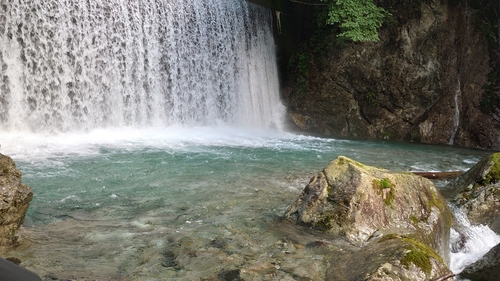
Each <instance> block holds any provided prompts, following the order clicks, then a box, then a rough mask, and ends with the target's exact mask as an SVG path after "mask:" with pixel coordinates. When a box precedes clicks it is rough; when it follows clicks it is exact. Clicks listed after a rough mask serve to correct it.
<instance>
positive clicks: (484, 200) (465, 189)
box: [444, 153, 500, 233]
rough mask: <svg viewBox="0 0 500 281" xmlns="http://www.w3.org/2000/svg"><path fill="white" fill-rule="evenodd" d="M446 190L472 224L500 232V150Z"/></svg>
mask: <svg viewBox="0 0 500 281" xmlns="http://www.w3.org/2000/svg"><path fill="white" fill-rule="evenodd" d="M444 189H445V190H447V192H448V193H449V194H450V195H451V198H453V199H452V202H453V203H454V204H456V205H457V206H458V207H459V208H460V209H462V210H463V211H464V212H465V214H466V215H467V217H468V218H469V220H470V222H471V223H473V224H484V225H488V226H489V227H490V228H491V229H492V230H493V231H495V232H496V233H500V153H494V154H492V155H490V156H489V157H487V158H485V159H483V160H481V161H480V162H479V163H477V164H476V165H475V166H473V167H472V168H471V169H469V170H468V171H467V172H466V173H464V174H462V175H461V176H459V177H458V178H457V179H456V180H455V181H453V182H451V183H450V184H448V185H447V186H445V187H444Z"/></svg>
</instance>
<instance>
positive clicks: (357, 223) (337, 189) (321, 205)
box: [285, 156, 452, 262]
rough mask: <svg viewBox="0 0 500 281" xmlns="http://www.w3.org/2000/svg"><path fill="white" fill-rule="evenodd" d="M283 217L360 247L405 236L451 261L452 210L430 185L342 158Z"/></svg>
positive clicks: (314, 182) (407, 176)
mask: <svg viewBox="0 0 500 281" xmlns="http://www.w3.org/2000/svg"><path fill="white" fill-rule="evenodd" d="M285 217H292V218H294V219H295V220H296V221H297V222H298V223H300V224H306V225H311V226H313V227H314V228H317V229H322V230H324V231H326V232H328V233H332V234H336V235H342V236H345V238H347V240H348V241H350V242H351V243H352V244H354V245H357V246H365V245H367V244H369V243H371V242H372V241H373V240H376V238H377V237H380V236H382V237H383V236H385V235H393V234H398V235H403V236H405V237H410V238H411V239H414V240H415V241H421V242H422V243H423V244H425V245H428V246H429V247H430V248H432V249H433V250H434V251H435V252H437V253H438V255H440V256H441V257H443V259H444V261H445V262H447V261H448V260H449V253H450V250H449V249H450V248H449V239H450V225H451V220H452V215H451V211H450V210H449V208H448V205H447V204H446V202H445V201H444V199H443V197H442V196H441V194H440V193H439V191H438V190H437V188H436V187H435V185H434V184H433V183H432V182H431V181H430V180H428V179H425V178H423V177H419V176H416V175H414V174H411V173H396V172H392V171H388V170H384V169H378V168H375V167H370V166H366V165H363V164H361V163H359V162H356V161H354V160H351V159H349V158H346V157H343V156H340V157H338V158H337V159H335V160H334V161H332V162H331V163H330V164H329V165H328V166H327V167H326V168H325V169H324V170H323V171H321V172H319V173H318V174H316V175H315V176H314V177H313V178H312V179H311V181H310V182H309V184H308V185H307V186H306V187H305V189H304V191H303V192H302V194H301V195H300V196H299V198H298V199H297V200H296V202H295V203H294V204H292V205H291V206H290V207H289V208H288V210H287V211H286V214H285Z"/></svg>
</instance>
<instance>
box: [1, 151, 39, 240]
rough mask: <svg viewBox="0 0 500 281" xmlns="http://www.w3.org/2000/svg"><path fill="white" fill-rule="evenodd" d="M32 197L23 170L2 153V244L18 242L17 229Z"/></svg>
mask: <svg viewBox="0 0 500 281" xmlns="http://www.w3.org/2000/svg"><path fill="white" fill-rule="evenodd" d="M32 198H33V191H32V189H31V187H29V186H27V185H24V184H22V183H21V172H20V171H19V170H18V169H17V168H16V164H15V163H14V161H13V160H12V159H11V158H10V157H8V156H5V155H2V154H0V245H11V244H13V243H15V242H16V240H17V237H16V231H17V230H18V229H19V227H20V226H21V224H22V223H23V221H24V216H25V214H26V210H27V209H28V207H29V203H30V202H31V199H32Z"/></svg>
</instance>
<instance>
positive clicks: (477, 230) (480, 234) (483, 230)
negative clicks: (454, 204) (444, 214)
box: [450, 208, 500, 274]
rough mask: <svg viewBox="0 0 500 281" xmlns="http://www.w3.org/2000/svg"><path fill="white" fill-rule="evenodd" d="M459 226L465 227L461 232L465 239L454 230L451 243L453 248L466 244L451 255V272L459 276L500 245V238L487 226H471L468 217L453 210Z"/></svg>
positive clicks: (457, 210)
mask: <svg viewBox="0 0 500 281" xmlns="http://www.w3.org/2000/svg"><path fill="white" fill-rule="evenodd" d="M452 209H453V210H454V213H455V217H456V218H457V221H458V223H459V224H461V225H462V226H463V230H461V232H462V234H463V235H464V237H465V241H463V237H461V236H460V234H459V233H458V232H457V231H455V230H454V229H452V231H451V237H450V243H451V247H452V248H453V246H454V245H456V244H457V243H464V244H463V246H462V247H461V249H460V251H458V252H456V253H453V252H452V253H451V255H450V270H451V271H452V272H453V273H455V274H458V273H460V272H462V270H464V269H465V268H466V267H467V266H468V265H470V264H473V263H474V262H476V261H478V260H479V259H481V258H482V257H483V256H484V255H485V254H486V253H487V252H488V251H489V250H490V249H491V248H493V247H494V246H495V245H497V244H498V243H500V236H499V235H497V234H496V233H495V232H494V231H492V230H491V229H490V228H489V227H488V226H485V225H471V223H470V222H469V220H468V218H467V216H466V215H465V214H464V213H463V212H462V211H461V210H459V209H458V208H452Z"/></svg>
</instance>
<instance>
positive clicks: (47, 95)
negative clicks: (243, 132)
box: [0, 0, 284, 132]
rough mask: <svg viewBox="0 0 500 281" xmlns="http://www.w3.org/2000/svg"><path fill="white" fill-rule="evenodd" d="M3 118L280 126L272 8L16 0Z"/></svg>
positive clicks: (9, 19)
mask: <svg viewBox="0 0 500 281" xmlns="http://www.w3.org/2000/svg"><path fill="white" fill-rule="evenodd" d="M0 9H1V10H2V11H1V13H0V78H1V79H0V90H1V95H0V129H1V130H27V131H34V132H44V131H48V132H53V131H76V130H90V129H95V128H108V127H121V126H132V127H144V126H170V125H174V124H180V125H183V126H190V125H197V126H198V125H209V126H210V125H217V124H227V125H235V126H250V127H269V126H273V127H276V126H278V127H280V126H281V116H282V112H283V111H284V109H283V105H282V104H281V102H280V100H279V85H278V78H277V77H278V75H277V66H276V56H275V46H274V41H273V37H272V18H271V12H270V11H268V10H266V9H264V8H261V7H257V6H254V5H253V4H248V3H247V2H246V1H243V0H239V1H238V0H204V1H198V0H168V1H161V0H153V1H139V0H107V1H96V0H89V1H79V0H13V1H9V2H7V3H4V4H3V5H2V6H1V7H0Z"/></svg>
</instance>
